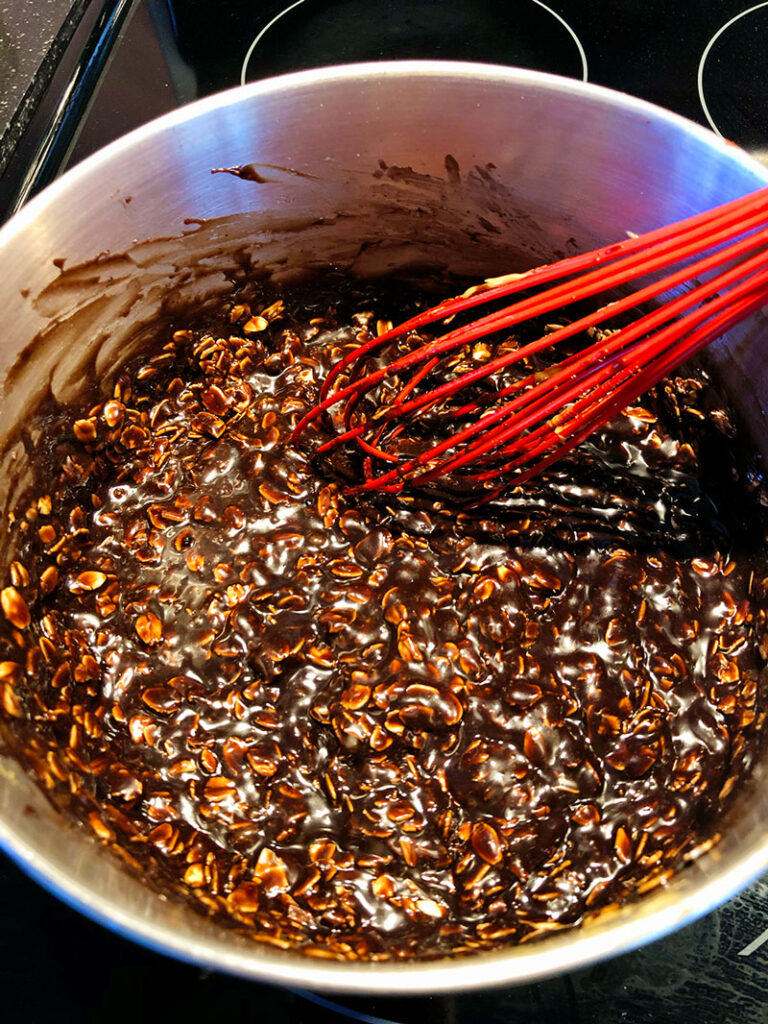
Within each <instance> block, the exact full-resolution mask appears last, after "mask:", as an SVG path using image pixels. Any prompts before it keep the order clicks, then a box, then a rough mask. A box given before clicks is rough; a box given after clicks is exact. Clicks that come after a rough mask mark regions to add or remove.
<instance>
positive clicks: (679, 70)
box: [0, 0, 768, 1024]
mask: <svg viewBox="0 0 768 1024" xmlns="http://www.w3.org/2000/svg"><path fill="white" fill-rule="evenodd" d="M0 13H1V11H0ZM87 19H88V16H87V15H86V17H85V18H84V19H83V24H84V26H85V27H84V28H83V29H82V30H80V31H79V32H78V33H76V34H75V36H74V38H73V41H72V43H71V44H70V47H69V49H68V50H67V52H66V53H65V56H64V58H63V60H62V61H61V63H60V65H59V71H58V73H57V74H56V75H55V76H54V78H53V81H52V83H51V85H50V87H49V88H48V91H47V93H46V94H45V96H44V97H43V99H42V100H41V101H40V103H39V104H38V108H37V112H36V114H35V115H34V117H33V118H32V120H31V121H30V122H29V126H28V128H27V131H26V135H25V137H24V138H23V139H22V141H21V142H20V143H19V144H18V145H16V148H15V151H14V155H13V158H12V159H11V160H10V161H9V162H8V165H7V167H6V169H5V172H4V174H3V176H2V178H0V216H7V214H8V213H9V212H10V211H11V210H12V209H13V208H14V207H15V206H18V205H19V204H20V203H21V202H23V201H24V200H25V199H26V198H27V197H28V196H29V195H31V194H32V193H33V192H34V191H35V190H37V189H38V188H39V187H41V186H42V185H43V184H45V183H46V182H47V181H48V180H50V178H51V177H52V176H54V175H55V174H56V173H58V172H59V171H60V170H61V169H63V168H64V167H65V166H68V165H72V164H74V163H76V162H77V161H78V160H80V159H82V158H84V157H85V156H87V155H88V154H89V153H91V152H93V151H94V150H95V149H97V148H99V147H100V146H101V145H104V144H105V143H107V142H109V141H111V140H112V139H114V138H116V137H118V136H119V135H121V134H123V133H124V132H126V131H128V130H130V129H131V128H134V127H136V126H138V125H139V124H142V123H144V122H145V121H147V120H149V119H150V118H152V117H154V116H157V115H158V114H161V113H163V112H165V111H167V110H170V109H173V108H174V107H176V106H179V105H181V104H182V103H185V102H188V101H190V100H193V99H195V98H197V97H198V96H203V95H207V94H209V93H212V92H215V91H217V90H219V89H223V88H228V87H231V86H234V85H237V84H238V83H240V82H241V81H251V80H255V79H258V78H264V77H267V76H269V75H274V74H280V73H283V72H287V71H293V70H299V69H303V68H311V67H318V66H323V65H330V64H338V63H349V62H355V61H361V60H382V59H395V58H436V59H451V60H477V61H483V62H490V63H498V64H511V65H519V66H524V67H529V68H536V69H540V70H545V71H549V72H554V73H556V74H562V75H567V76H570V77H572V78H577V79H584V80H588V81H591V82H595V83H598V84H601V85H607V86H610V87H613V88H617V89H621V90H624V91H626V92H629V93H633V94H635V95H638V96H641V97H643V98H645V99H649V100H652V101H653V102H655V103H659V104H661V105H662V106H665V107H668V108H670V109H672V110H674V111H677V112H678V113H681V114H684V115H686V116H687V117H690V118H692V119H694V120H696V121H699V122H700V123H702V124H705V125H709V126H710V127H712V128H713V129H714V130H715V131H717V132H718V133H720V134H722V135H723V136H724V137H726V138H728V139H730V140H732V141H734V142H737V143H739V144H741V145H743V146H745V147H747V148H748V149H750V150H751V151H752V152H753V153H754V154H755V155H756V156H757V157H758V158H760V159H766V161H768V59H767V58H766V54H768V2H765V3H752V4H749V3H745V2H744V0H705V2H702V0H677V2H676V3H670V2H669V0H547V2H546V3H545V2H543V0H499V2H496V0H294V2H293V3H288V2H287V0H277V2H262V3H259V2H254V0H216V2H215V3H205V2H203V0H133V2H132V3H131V2H130V0H111V2H107V0H104V2H103V3H99V2H97V0H92V3H91V6H90V23H89V24H86V22H87ZM0 907H1V908H2V910H1V912H0V987H1V989H2V991H3V992H4V993H5V996H4V999H3V1003H2V1004H0V1005H2V1006H3V1010H2V1011H0V1012H1V1013H2V1019H3V1020H4V1021H7V1022H8V1024H15V1022H16V1021H22V1020H23V1021H25V1022H27V1021H29V1022H37V1021H48V1020H52V1021H54V1020H55V1021H57V1022H59V1021H62V1022H65V1021H69V1020H73V1021H74V1020H77V1021H90V1020H94V1021H96V1020H98V1021H121V1020H131V1021H136V1020H139V1021H141V1020H147V1021H155V1020H157V1021H177V1020H185V1021H186V1020H190V1021H193V1020H194V1021H196V1020H203V1019H206V1020H207V1019H209V1018H211V1019H215V1020H216V1021H223V1022H227V1024H229V1022H232V1024H235V1022H240V1021H243V1022H245V1021H249V1022H250V1021H267V1022H272V1021H276V1022H282V1021H291V1022H295V1024H310V1022H311V1024H325V1022H330V1021H338V1020H342V1019H353V1020H359V1021H369V1022H370V1021H374V1022H378V1021H385V1022H399V1024H410V1022H412V1021H418V1022H419V1024H438V1022H439V1024H467V1022H472V1024H475V1022H476V1021H482V1022H483V1024H501V1022H504V1024H517V1022H521V1024H522V1022H526V1024H528V1022H532V1024H533V1022H536V1024H538V1022H544V1024H548V1022H557V1024H560V1022H563V1024H577V1022H578V1024H620V1022H621V1024H657V1022H658V1024H689V1022H695V1024H763V1022H768V880H763V881H760V882H757V883H756V884H755V885H753V886H752V887H751V888H750V889H749V890H748V891H747V892H746V893H744V894H742V895H741V896H739V897H738V898H737V899H735V900H732V901H731V902H730V903H728V904H726V906H724V907H723V908H721V909H720V910H718V911H716V912H714V913H712V914H709V915H708V916H706V917H705V918H702V919H701V920H700V921H698V922H696V923H695V924H693V925H691V926H689V927H688V928H686V929H685V930H683V931H681V932H678V933H677V934H675V935H672V936H669V937H667V938H665V939H662V940H661V941H659V942H657V943H655V944H653V945H651V946H649V947H646V948H645V949H643V950H640V951H637V952H635V953H632V954H629V955H626V956H622V957H619V958H616V959H614V960H611V961H609V962H607V963H604V964H600V965H597V966H595V967H592V968H590V969H587V970H585V971H581V972H577V973H574V974H570V975H563V976H561V977H559V978H556V979H554V980H552V981H547V982H542V983H539V984H535V985H530V986H525V987H522V988H513V989H506V990H495V991H489V992H487V993H481V994H477V993H475V994H472V995H465V996H442V997H426V996H425V997H422V998H409V999H394V998H392V999H386V998H375V999H374V998H355V999H351V998H341V997H339V998H335V997H333V996H328V995H324V996H317V995H313V994H310V993H299V992H286V991H284V990H280V989H273V988H269V987H267V986H263V985H257V984H254V983H250V982H245V981H241V980H237V979H231V978H227V977H224V976H217V975H210V974H206V973H204V972H201V971H199V970H198V969H196V968H194V967H190V966H188V965H182V964H177V963H174V962H172V961H170V960H167V959H165V958H163V957H160V956H158V955H157V954H155V953H152V952H149V951H147V950H144V949H142V948H140V947H138V946H135V945H132V944H130V943H128V942H126V941H125V940H124V939H122V938H119V937H117V936H114V935H112V934H110V933H108V932H106V931H104V930H103V929H102V928H100V927H98V926H96V925H94V924H92V923H90V922H89V921H86V920H85V919H83V918H81V917H80V916H79V915H77V914H76V913H74V912H73V911H71V910H69V909H68V908H67V907H65V906H63V905H62V904H60V903H58V902H57V901H56V900H55V899H54V898H53V897H51V896H49V895H48V894H47V893H45V892H44V891H43V890H41V889H40V888H38V887H37V886H36V885H35V884H34V883H32V882H30V881H29V880H28V879H26V878H25V876H24V875H22V874H21V873H20V872H19V871H18V869H17V868H16V867H14V866H13V865H12V864H11V863H10V862H9V861H8V860H7V859H5V858H3V857H2V856H0Z"/></svg>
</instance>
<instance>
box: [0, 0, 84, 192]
mask: <svg viewBox="0 0 768 1024" xmlns="http://www.w3.org/2000/svg"><path fill="white" fill-rule="evenodd" d="M88 4H89V0H0V174H1V173H2V172H3V170H4V169H5V166H6V164H7V163H8V160H9V159H10V157H11V155H12V154H13V152H14V150H15V148H16V146H17V145H18V143H19V141H20V139H21V136H22V134H23V132H24V130H25V128H26V127H27V125H28V124H29V121H30V119H31V117H32V115H33V114H34V112H35V109H36V108H37V104H38V103H39V101H40V98H41V96H42V95H43V93H44V92H45V90H46V88H47V87H48V84H49V82H50V80H51V78H52V76H53V73H54V71H55V70H56V66H57V64H58V62H59V59H60V58H61V56H62V54H63V53H64V50H65V49H66V47H67V43H68V42H69V40H70V39H71V38H72V35H73V33H74V31H75V29H76V28H77V25H78V23H79V21H80V19H81V18H82V16H83V14H84V13H85V11H86V9H87V7H88Z"/></svg>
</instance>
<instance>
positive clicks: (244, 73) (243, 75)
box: [240, 0, 768, 85]
mask: <svg viewBox="0 0 768 1024" xmlns="http://www.w3.org/2000/svg"><path fill="white" fill-rule="evenodd" d="M531 2H532V3H534V4H536V6H537V7H540V8H541V9H542V10H544V11H546V12H547V14H551V15H552V17H553V18H555V20H556V21H558V22H559V23H560V24H561V25H562V27H563V28H564V29H565V30H566V32H567V33H568V34H569V35H570V37H571V39H572V40H573V42H574V43H575V45H576V49H577V50H578V53H579V60H580V61H581V80H582V81H583V82H587V81H589V64H588V62H587V54H586V51H585V49H584V46H583V45H582V42H581V40H580V39H579V37H578V35H577V34H576V32H575V31H574V30H573V28H571V26H570V25H569V24H568V22H567V21H566V20H565V18H564V17H563V16H562V15H561V14H558V13H557V11H554V10H552V8H551V7H549V6H547V4H545V3H544V0H531ZM767 2H768V0H767ZM303 3H304V0H294V2H293V3H292V4H289V5H288V7H285V8H284V9H283V10H282V11H279V12H278V13H277V14H276V15H275V16H274V17H273V18H272V19H271V20H270V21H268V22H267V24H266V25H265V26H264V27H263V28H262V29H261V30H260V32H259V33H258V34H257V35H256V37H255V38H254V39H253V41H252V42H251V45H250V46H249V47H248V50H247V51H246V54H245V57H244V58H243V63H242V67H241V68H240V84H241V85H246V84H247V81H248V65H249V64H250V61H251V57H252V56H253V53H254V51H255V50H256V48H257V46H258V45H259V43H260V42H261V40H262V39H263V38H264V36H265V35H266V34H267V33H268V32H269V30H270V29H271V28H273V27H274V26H275V25H276V24H277V23H278V22H279V21H280V20H281V19H282V18H283V17H285V15H286V14H289V13H290V12H291V11H293V10H294V9H295V8H296V7H300V6H301V5H302V4H303ZM759 6H762V5H759Z"/></svg>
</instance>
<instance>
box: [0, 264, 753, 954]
mask: <svg viewBox="0 0 768 1024" xmlns="http://www.w3.org/2000/svg"><path fill="white" fill-rule="evenodd" d="M248 298H250V304H251V305H250V307H248V306H246V305H245V299H248ZM285 301H286V303H290V305H289V308H287V309H284V308H283V307H282V303H281V302H280V301H278V302H276V303H273V304H271V305H269V306H267V307H266V308H262V307H264V306H266V302H262V303H260V304H259V305H257V304H256V298H255V297H252V296H248V295H245V296H244V295H239V296H237V298H236V299H235V300H233V301H232V302H231V303H230V304H228V305H227V306H226V308H224V309H223V310H222V311H221V316H220V318H219V319H218V320H214V321H213V322H210V323H208V324H207V325H205V327H204V328H201V327H194V326H193V327H191V328H190V329H183V330H180V331H178V332H177V333H176V334H174V335H173V337H172V338H171V337H163V338H162V339H160V340H159V341H158V343H157V345H156V346H154V347H153V348H151V349H149V350H148V351H146V352H145V353H144V354H143V356H142V358H141V359H138V360H134V361H133V363H132V364H131V365H130V366H129V367H128V369H126V370H125V372H124V373H123V374H122V375H121V377H120V379H119V380H118V382H117V384H116V386H115V389H114V394H113V396H112V397H111V398H110V399H109V400H108V401H106V402H105V401H104V400H103V399H100V398H97V397H95V396H93V397H92V398H91V400H90V405H87V406H86V405H81V406H80V407H79V408H78V409H77V410H73V409H72V408H71V407H68V408H48V409H47V410H44V411H43V412H42V413H41V414H40V415H39V416H38V417H37V426H39V427H40V428H42V439H41V440H40V441H39V442H38V445H37V449H36V457H37V480H36V483H35V486H34V488H33V491H32V494H31V496H30V497H29V499H28V500H27V501H26V502H25V504H24V505H23V507H22V508H20V509H19V510H18V512H17V519H16V525H15V529H16V532H17V543H16V548H17V562H15V563H14V565H13V566H11V569H10V579H9V583H8V586H7V587H6V588H5V590H3V592H2V599H3V600H2V607H3V611H4V613H5V621H4V622H3V623H2V626H1V627H0V637H1V639H2V644H3V650H4V653H3V655H2V657H3V658H4V659H5V660H4V661H3V662H2V678H0V698H2V699H0V708H2V709H3V710H4V713H5V732H6V734H7V741H8V743H9V745H10V746H11V747H12V749H13V750H14V751H15V753H16V754H17V756H18V757H19V758H20V759H21V760H22V761H23V762H24V763H25V764H26V765H27V766H28V767H29V768H30V770H31V771H32V772H33V773H34V774H35V775H36V776H37V777H38V778H39V780H40V781H41V783H42V784H43V785H44V786H45V787H46V788H47V790H48V791H49V792H50V794H51V797H52V799H54V801H55V802H56V803H57V804H58V805H59V806H61V807H62V808H63V809H64V810H65V811H66V812H67V813H68V814H69V815H72V816H74V817H75V818H77V819H79V820H82V821H84V822H86V823H87V824H88V826H89V827H90V828H91V829H92V830H93V832H94V833H95V834H96V836H97V837H98V838H99V839H100V840H101V841H102V842H104V843H105V844H106V845H108V846H109V847H110V848H111V849H112V850H113V851H114V852H115V853H116V854H118V855H120V856H121V857H122V858H123V859H124V860H125V861H126V862H127V863H128V864H129V865H130V866H131V867H132V868H134V869H135V870H137V871H141V872H142V874H143V875H144V876H145V877H146V878H147V879H148V881H149V882H150V883H151V884H153V885H154V886H156V887H157V888H158V889H160V890H161V891H163V892H166V893H175V894H180V895H181V896H182V897H183V898H185V899H188V900H190V901H191V902H192V903H193V904H195V905H198V906H200V907H201V908H202V909H203V910H205V911H206V912H208V913H211V914H213V915H215V916H216V917H218V918H219V919H221V920H222V921H223V922H226V923H228V924H230V925H232V926H235V927H238V928H241V929H245V930H246V931H247V932H248V933H249V934H251V935H253V936H254V937H256V938H259V939H262V940H264V941H267V942H271V943H274V944H277V945H280V946H292V947H298V948H301V949H304V950H306V951H307V952H308V953H311V954H314V955H323V956H339V957H349V958H367V959H372V958H387V957H418V956H435V955H440V954H445V953H456V952H462V951H468V950H472V949H477V948H487V947H491V946H495V945H498V944H506V943H513V942H519V941H525V940H527V939H530V938H535V937H537V936H539V935H541V934H544V933H546V932H549V931H552V930H555V929H561V928H567V927H572V926H574V925H576V924H578V923H579V922H580V921H582V920H584V919H585V917H588V916H590V915H592V914H594V913H598V912H601V911H603V910H605V908H608V907H611V906H615V905H616V904H617V903H621V902H623V901H625V900H627V899H630V898H633V897H634V896H636V895H638V894H639V893H642V892H644V891H647V890H649V889H651V888H653V887H654V886H657V885H662V884H664V882H665V880H666V879H667V878H669V876H670V875H671V874H672V873H673V872H674V871H676V870H679V869H680V868H681V867H682V866H683V864H684V863H685V862H686V861H687V860H690V859H693V858H694V857H695V856H697V855H698V854H699V853H700V852H702V850H704V849H706V848H708V846H710V845H711V844H712V843H713V842H715V841H716V838H717V833H716V830H717V823H718V818H719V815H720V813H721V811H722V808H723V806H724V804H725V802H726V801H727V799H728V797H729V794H730V793H731V792H732V790H733V789H734V787H736V786H737V785H738V783H739V781H740V780H741V779H742V778H743V777H744V776H745V775H746V774H747V773H748V771H749V769H750V766H751V764H752V762H753V760H754V757H755V755H756V752H757V750H758V748H759V742H760V734H761V729H762V724H763V719H764V702H763V696H762V686H761V678H762V670H763V658H762V656H761V653H760V650H759V646H760V644H761V643H762V629H763V620H764V607H765V604H766V597H765V586H764V578H765V577H766V576H768V571H767V568H768V567H767V561H768V560H767V559H766V552H765V548H764V544H763V539H762V538H763V533H762V517H761V514H760V512H759V501H758V498H759V490H760V489H759V487H758V485H757V484H756V483H755V480H754V477H753V476H750V473H749V471H748V469H745V464H744V463H743V460H740V457H738V456H737V455H736V454H735V447H734V441H733V434H734V430H733V427H732V424H731V420H730V417H729V414H728V412H727V410H726V409H725V408H724V406H723V405H722V403H721V402H720V401H719V399H718V398H717V396H716V394H715V393H714V391H713V390H712V389H711V387H710V386H709V385H708V384H707V383H706V382H705V381H704V380H703V379H699V378H693V377H678V378H674V379H671V380H668V381H666V382H664V383H663V385H662V386H660V388H659V389H658V390H657V392H655V393H654V394H652V395H649V396H647V397H646V399H644V400H643V402H642V404H641V405H639V406H638V407H637V408H634V409H632V410H628V411H627V412H626V413H625V414H624V415H622V416H620V417H618V418H617V420H616V421H615V422H614V423H613V424H612V425H611V426H610V427H609V428H607V429H606V430H605V431H603V432H602V434H600V435H599V436H598V437H596V438H595V439H593V441H592V443H591V444H590V445H588V446H585V447H584V448H583V449H582V450H581V451H580V452H579V453H578V454H577V455H576V456H575V457H573V458H572V459H571V460H570V461H569V462H568V463H567V464H566V465H564V466H563V467H561V468H560V469H559V470H557V471H552V472H551V473H550V475H549V476H548V477H547V478H546V479H545V480H543V481H541V482H540V483H538V484H536V485H533V484H532V485H528V486H527V487H525V488H524V489H521V490H519V491H518V492H515V493H514V494H512V495H511V496H509V497H508V499H507V500H506V502H505V503H504V504H503V507H496V508H495V509H493V510H492V511H491V512H487V513H485V514H484V518H478V517H474V518H472V517H471V516H470V515H469V514H467V513H466V512H459V511H457V510H455V509H452V508H451V507H450V506H445V505H440V504H434V503H433V504H429V505H427V504H426V503H425V502H424V501H421V500H420V499H418V498H416V497H413V496H412V497H410V498H409V497H408V496H405V497H404V498H402V499H400V500H398V501H396V502H395V501H393V502H392V503H389V504H388V503H387V502H379V503H371V504H362V503H359V502H354V503H353V502H352V501H348V500H347V499H345V497H344V495H343V488H342V487H341V485H340V484H339V483H338V482H337V481H334V480H333V479H329V478H327V477H326V476H323V475H321V473H320V472H319V471H318V470H317V469H316V468H315V467H314V466H313V464H312V462H311V461H310V459H309V458H308V455H307V454H306V453H304V452H301V451H298V450H295V449H293V448H292V447H291V446H290V444H289V443H288V437H289V435H290V432H291V429H292V427H293V425H294V424H295V423H296V421H297V420H298V418H300V417H301V415H302V414H303V413H304V412H305V411H306V409H307V408H308V407H309V406H310V405H311V403H312V402H313V401H314V400H315V396H316V393H317V388H318V382H319V381H321V380H322V378H323V376H324V374H325V372H327V369H328V367H329V366H330V365H331V364H332V363H333V362H334V361H335V360H336V359H338V358H339V355H340V354H341V353H342V352H343V351H345V350H346V348H347V347H348V346H350V345H355V344H357V343H358V341H359V340H363V339H364V338H365V337H367V336H368V331H369V330H375V318H376V316H377V315H383V313H385V312H387V313H388V314H389V315H390V316H392V318H393V319H401V318H402V317H403V315H405V314H404V313H403V311H402V309H398V308H396V307H394V306H392V305H390V307H389V309H388V310H387V309H386V308H385V307H386V303H387V301H388V300H387V298H386V296H385V297H384V298H382V297H381V295H378V296H377V295H374V294H373V292H370V293H365V292H361V291H360V290H359V289H354V288H352V289H350V290H345V289H338V288H337V286H336V285H335V284H334V283H333V282H330V283H329V284H328V286H327V289H326V291H321V292H320V293H313V294H311V295H305V296H302V295H298V294H297V295H294V296H292V297H286V298H285ZM251 307H252V308H251Z"/></svg>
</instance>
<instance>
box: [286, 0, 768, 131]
mask: <svg viewBox="0 0 768 1024" xmlns="http://www.w3.org/2000/svg"><path fill="white" fill-rule="evenodd" d="M302 2H303V0H302ZM763 7H768V0H763V2H762V3H759V4H753V5H752V7H748V8H747V9H746V10H744V11H741V12H740V13H739V14H736V15H734V16H733V17H732V18H730V19H729V20H728V21H726V23H725V24H724V25H721V26H720V28H719V29H718V30H717V32H715V34H714V35H713V36H712V38H711V39H710V40H709V42H708V43H707V45H706V46H705V47H704V51H703V52H702V54H701V58H700V60H699V68H698V72H697V75H696V84H697V87H698V91H699V102H700V103H701V109H702V110H703V112H704V116H705V117H706V119H707V121H708V122H709V126H710V127H711V129H712V131H713V132H714V133H715V134H716V135H719V136H720V138H721V139H724V138H725V136H724V135H723V133H722V132H721V131H720V129H719V128H718V126H717V123H716V121H715V119H714V117H713V116H712V114H711V112H710V109H709V106H708V104H707V101H706V99H705V97H704V68H705V65H706V63H707V58H708V57H709V55H710V53H711V51H712V49H713V47H714V46H715V44H716V43H717V41H718V39H720V37H721V36H722V35H724V33H725V32H727V31H728V29H729V28H732V27H733V26H734V25H735V24H736V23H737V22H739V21H741V19H742V18H746V17H747V15H749V14H754V12H755V11H759V10H760V9H761V8H763Z"/></svg>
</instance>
